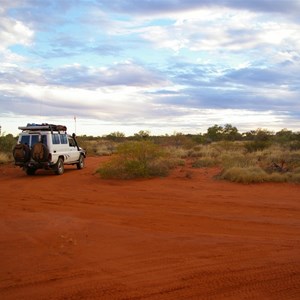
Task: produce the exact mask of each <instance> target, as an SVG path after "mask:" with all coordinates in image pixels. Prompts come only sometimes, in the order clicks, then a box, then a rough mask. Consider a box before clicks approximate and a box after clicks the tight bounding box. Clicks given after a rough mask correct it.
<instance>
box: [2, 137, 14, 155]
mask: <svg viewBox="0 0 300 300" xmlns="http://www.w3.org/2000/svg"><path fill="white" fill-rule="evenodd" d="M16 143H17V138H15V137H14V136H13V135H12V134H7V135H0V151H1V152H4V153H11V152H12V149H13V147H14V145H15V144H16Z"/></svg>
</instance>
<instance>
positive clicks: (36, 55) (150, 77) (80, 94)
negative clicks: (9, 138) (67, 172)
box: [0, 0, 300, 136]
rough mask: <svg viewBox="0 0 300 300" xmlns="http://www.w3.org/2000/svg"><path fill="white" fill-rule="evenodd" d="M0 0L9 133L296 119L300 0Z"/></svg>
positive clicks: (196, 128) (0, 109) (295, 124)
mask: <svg viewBox="0 0 300 300" xmlns="http://www.w3.org/2000/svg"><path fill="white" fill-rule="evenodd" d="M0 2H1V7H0V38H1V44H0V58H1V60H0V125H1V126H2V132H8V133H11V134H13V135H15V134H17V133H18V132H19V131H18V126H24V125H26V124H27V123H54V124H60V123H62V124H66V126H67V127H68V128H73V130H72V131H76V134H78V135H84V134H86V135H92V136H103V135H108V134H110V133H112V132H117V131H118V132H122V133H124V134H125V135H126V136H130V135H133V134H134V133H137V132H139V131H140V130H144V131H150V133H151V134H152V135H165V134H169V135H170V134H173V133H174V132H178V133H179V132H180V133H183V134H196V133H197V132H205V130H206V129H207V128H209V127H212V126H214V125H215V124H218V125H220V126H224V125H225V124H231V125H232V126H234V127H236V128H238V130H239V131H242V132H247V131H249V130H256V129H258V128H262V129H267V130H270V131H274V132H278V131H280V130H282V129H285V128H287V129H288V130H292V131H293V132H295V131H298V130H299V128H300V77H299V73H300V42H299V41H300V1H298V0H286V1H276V2H271V1H269V0H260V1H243V0H228V1H223V0H215V1H209V0H203V1H196V0H189V1H183V2H178V1H176V0H170V1H166V0H162V1H157V0H153V1H151V2H149V1H146V0H139V1H137V0H132V1H121V0H115V1H108V0H85V1H82V0H76V1H75V0H60V1H59V0H44V1H39V0H38V1H36V0H22V1H20V0H15V1H9V0H0ZM199 2H201V3H199ZM74 117H76V120H77V121H76V126H75V124H74Z"/></svg>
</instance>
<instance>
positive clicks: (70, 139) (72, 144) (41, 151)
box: [13, 124, 86, 175]
mask: <svg viewBox="0 0 300 300" xmlns="http://www.w3.org/2000/svg"><path fill="white" fill-rule="evenodd" d="M19 129H20V130H22V132H21V133H20V135H19V138H18V143H17V145H16V146H15V147H14V149H13V156H14V159H15V165H17V166H19V167H21V168H23V169H24V170H25V171H26V173H27V174H28V175H34V173H35V171H36V170H38V169H46V170H50V169H52V170H54V172H55V174H57V175H61V174H63V173H64V165H76V166H77V169H82V168H83V167H84V159H85V157H86V153H85V151H84V150H83V149H82V148H80V147H79V146H78V144H77V141H76V136H75V134H73V135H72V136H71V135H69V134H67V128H66V126H62V125H53V124H27V126H24V127H19Z"/></svg>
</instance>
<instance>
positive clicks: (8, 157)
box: [0, 152, 12, 164]
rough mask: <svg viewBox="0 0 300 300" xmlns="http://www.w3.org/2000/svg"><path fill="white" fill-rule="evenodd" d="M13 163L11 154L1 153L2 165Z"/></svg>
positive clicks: (0, 161)
mask: <svg viewBox="0 0 300 300" xmlns="http://www.w3.org/2000/svg"><path fill="white" fill-rule="evenodd" d="M10 161H12V156H11V154H8V153H4V152H0V164H5V163H8V162H10Z"/></svg>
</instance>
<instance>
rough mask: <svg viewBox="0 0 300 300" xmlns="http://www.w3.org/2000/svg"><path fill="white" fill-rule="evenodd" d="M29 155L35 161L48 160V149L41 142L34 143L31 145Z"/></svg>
mask: <svg viewBox="0 0 300 300" xmlns="http://www.w3.org/2000/svg"><path fill="white" fill-rule="evenodd" d="M31 157H32V159H34V160H35V161H37V162H45V161H48V157H49V149H48V147H47V146H46V145H45V144H43V143H36V144H34V145H33V147H32V150H31Z"/></svg>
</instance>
